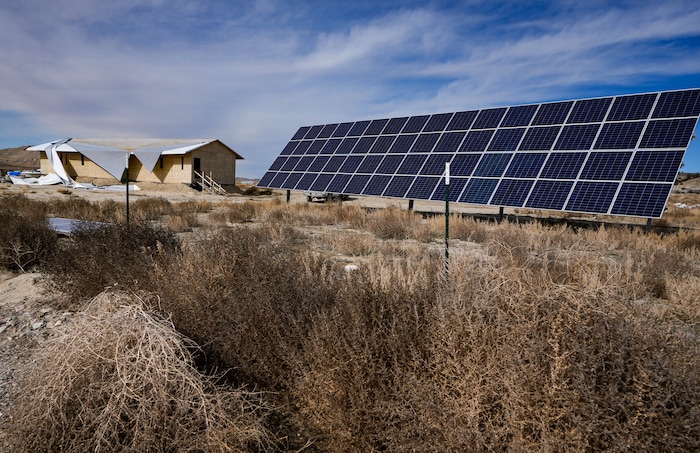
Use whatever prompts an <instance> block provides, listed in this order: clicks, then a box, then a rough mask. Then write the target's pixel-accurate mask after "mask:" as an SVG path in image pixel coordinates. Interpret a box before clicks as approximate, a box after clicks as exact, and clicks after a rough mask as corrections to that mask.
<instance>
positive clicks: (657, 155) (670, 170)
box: [625, 151, 685, 182]
mask: <svg viewBox="0 0 700 453" xmlns="http://www.w3.org/2000/svg"><path fill="white" fill-rule="evenodd" d="M683 154H685V153H684V151H637V152H636V153H635V154H634V158H633V159H632V165H630V169H629V170H628V171H627V175H625V181H659V182H674V181H675V180H676V175H677V174H678V169H679V168H680V165H681V162H683Z"/></svg>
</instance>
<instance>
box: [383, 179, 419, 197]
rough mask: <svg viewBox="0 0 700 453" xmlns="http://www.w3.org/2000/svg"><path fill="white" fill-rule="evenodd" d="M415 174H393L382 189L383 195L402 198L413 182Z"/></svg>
mask: <svg viewBox="0 0 700 453" xmlns="http://www.w3.org/2000/svg"><path fill="white" fill-rule="evenodd" d="M414 179H415V176H394V177H393V178H392V179H391V182H390V183H389V185H388V186H387V187H386V190H385V191H384V196H385V197H397V198H403V197H404V195H406V191H408V189H409V187H411V184H412V183H413V180H414Z"/></svg>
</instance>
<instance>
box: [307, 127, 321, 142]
mask: <svg viewBox="0 0 700 453" xmlns="http://www.w3.org/2000/svg"><path fill="white" fill-rule="evenodd" d="M321 129H323V126H311V127H310V128H309V130H308V131H307V132H306V135H304V138H305V139H308V140H313V139H315V138H316V136H318V134H319V132H321Z"/></svg>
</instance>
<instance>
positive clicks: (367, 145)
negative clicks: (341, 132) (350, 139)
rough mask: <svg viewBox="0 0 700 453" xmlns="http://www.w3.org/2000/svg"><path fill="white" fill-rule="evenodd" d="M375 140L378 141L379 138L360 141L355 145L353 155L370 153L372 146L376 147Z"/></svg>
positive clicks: (361, 139)
mask: <svg viewBox="0 0 700 453" xmlns="http://www.w3.org/2000/svg"><path fill="white" fill-rule="evenodd" d="M375 140H377V137H362V138H360V140H359V141H358V142H357V145H355V148H353V150H352V152H353V154H365V153H368V152H369V150H370V149H371V148H372V145H374V141H375Z"/></svg>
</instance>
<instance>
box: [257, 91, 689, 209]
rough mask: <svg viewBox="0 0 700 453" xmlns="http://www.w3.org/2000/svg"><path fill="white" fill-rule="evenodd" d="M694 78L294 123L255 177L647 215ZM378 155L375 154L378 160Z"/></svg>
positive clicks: (662, 202) (667, 181) (282, 184)
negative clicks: (613, 90)
mask: <svg viewBox="0 0 700 453" xmlns="http://www.w3.org/2000/svg"><path fill="white" fill-rule="evenodd" d="M699 117H700V88H693V89H685V90H672V91H657V92H651V93H639V94H625V95H619V96H605V97H599V98H588V99H577V100H568V101H556V102H544V103H539V104H532V103H531V104H523V105H513V106H506V107H492V108H487V109H482V110H469V111H462V112H452V113H437V114H433V115H414V116H403V117H397V118H384V119H374V120H362V121H353V122H344V123H329V124H322V125H313V126H303V127H300V128H299V129H298V130H297V131H296V132H295V133H294V135H293V136H292V139H291V140H290V141H289V142H288V143H287V144H286V145H285V146H284V148H283V150H282V151H281V153H280V155H279V156H278V157H276V158H275V160H274V162H273V163H272V164H271V166H270V168H269V170H268V171H267V172H266V173H265V175H264V176H263V177H262V178H261V180H260V182H259V186H260V187H269V188H278V189H290V190H310V189H311V188H314V189H319V188H321V187H325V188H326V189H327V190H331V189H333V190H338V191H339V192H340V193H344V194H348V195H367V194H371V195H373V196H385V197H390V198H410V199H424V200H440V199H442V198H441V197H443V195H442V192H444V188H445V184H444V178H443V177H442V176H441V175H436V174H435V173H437V170H436V168H435V166H436V165H438V164H439V163H442V162H451V164H450V166H451V173H452V176H453V184H455V186H454V188H453V187H451V188H450V189H451V190H450V199H451V200H452V201H455V202H460V203H470V204H481V205H491V206H499V207H514V208H518V207H522V208H527V209H544V210H555V211H565V212H580V213H586V214H608V215H616V216H635V217H646V218H659V217H661V215H662V214H663V211H664V209H665V207H666V204H667V203H668V198H669V196H670V194H671V189H672V187H673V182H674V181H675V179H676V177H677V175H678V171H679V170H680V167H681V165H682V161H683V158H684V156H685V153H686V152H687V149H688V145H689V144H690V140H691V138H692V137H693V131H694V130H695V128H696V127H697V124H698V118H699ZM380 161H381V162H380Z"/></svg>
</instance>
